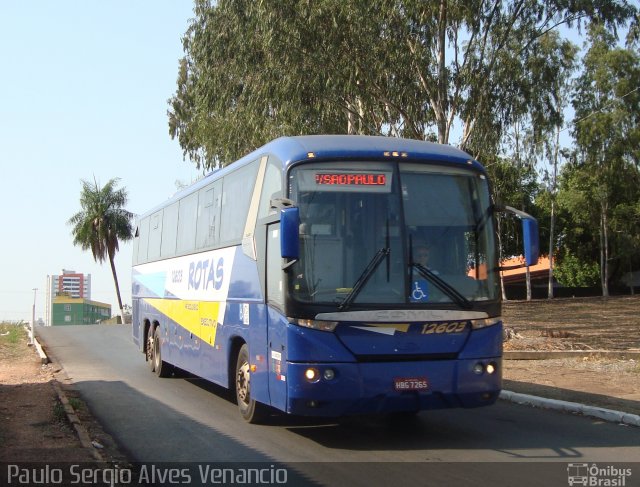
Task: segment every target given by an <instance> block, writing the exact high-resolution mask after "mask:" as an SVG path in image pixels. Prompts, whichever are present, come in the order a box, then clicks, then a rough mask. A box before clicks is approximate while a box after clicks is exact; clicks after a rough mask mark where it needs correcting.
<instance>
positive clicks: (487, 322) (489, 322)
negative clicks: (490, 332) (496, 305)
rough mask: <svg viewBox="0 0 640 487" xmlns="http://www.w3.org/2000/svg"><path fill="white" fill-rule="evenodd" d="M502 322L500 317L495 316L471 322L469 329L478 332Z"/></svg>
mask: <svg viewBox="0 0 640 487" xmlns="http://www.w3.org/2000/svg"><path fill="white" fill-rule="evenodd" d="M501 321H502V316H496V317H494V318H485V319H482V320H471V329H472V330H479V329H480V328H486V327H488V326H493V325H497V324H498V323H500V322H501Z"/></svg>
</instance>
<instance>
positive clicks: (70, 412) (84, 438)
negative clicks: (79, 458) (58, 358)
mask: <svg viewBox="0 0 640 487" xmlns="http://www.w3.org/2000/svg"><path fill="white" fill-rule="evenodd" d="M33 342H34V345H35V346H36V350H37V351H38V355H40V359H41V360H42V363H43V364H48V363H51V364H54V362H53V361H52V360H51V359H50V358H49V356H48V355H47V354H46V352H45V351H44V349H43V348H42V346H41V345H40V342H38V340H37V338H36V337H35V336H34V337H33ZM55 365H57V366H58V368H59V369H60V372H61V373H62V374H63V375H64V376H66V372H65V371H64V368H62V367H61V366H60V365H58V364H55ZM51 385H52V386H53V389H54V390H55V391H56V395H57V396H58V399H59V400H60V402H61V403H62V407H63V408H64V412H65V414H66V415H67V419H68V420H69V423H71V425H72V426H73V428H74V429H75V430H76V434H77V435H78V439H79V440H80V444H81V445H82V447H83V448H85V449H86V450H88V451H89V453H90V454H91V456H92V457H93V458H94V459H95V460H97V461H99V462H104V461H105V459H104V458H103V456H102V455H101V454H100V452H99V451H98V450H97V449H96V447H95V446H93V442H92V441H91V437H90V436H89V432H88V431H87V429H86V428H85V427H84V425H83V424H82V422H81V421H80V418H79V417H78V415H77V414H76V412H75V410H74V409H73V406H71V403H70V402H69V398H68V397H67V395H66V394H65V392H64V390H63V388H62V387H61V385H60V381H58V380H57V379H54V380H53V381H52V382H51Z"/></svg>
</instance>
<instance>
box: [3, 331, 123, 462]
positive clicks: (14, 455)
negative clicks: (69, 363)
mask: <svg viewBox="0 0 640 487" xmlns="http://www.w3.org/2000/svg"><path fill="white" fill-rule="evenodd" d="M65 382H66V380H65V376H64V372H63V371H62V370H60V368H59V367H57V366H56V365H55V364H46V365H42V363H41V360H40V357H39V356H38V354H37V352H36V351H35V347H31V346H28V336H27V334H26V332H24V329H23V328H22V327H17V326H14V325H8V326H7V325H0V462H12V463H13V462H20V463H22V462H47V463H58V462H69V463H74V464H79V463H82V464H95V465H104V462H108V463H109V464H125V463H126V458H125V457H124V455H123V454H122V453H121V452H120V451H119V450H118V448H117V446H116V445H115V443H114V441H113V440H112V438H111V437H110V436H109V435H107V434H106V433H104V431H103V430H102V428H101V426H100V425H99V424H98V423H97V422H96V421H95V420H94V419H93V418H92V416H91V413H90V411H89V410H88V408H87V407H86V405H85V404H84V402H83V401H82V399H81V398H80V397H79V396H78V394H77V393H76V392H75V391H73V389H71V388H69V387H68V386H67V385H65ZM54 384H57V387H59V388H60V389H61V390H64V395H65V397H66V398H67V399H68V401H69V403H70V405H71V407H72V408H73V411H74V413H75V416H76V417H77V418H78V419H79V423H78V424H79V425H80V428H81V430H83V431H84V432H85V433H86V434H87V435H88V441H87V443H90V442H94V444H95V446H93V445H92V446H91V447H90V448H88V447H87V446H86V445H83V444H82V443H81V441H80V437H79V433H78V432H77V430H76V428H75V426H74V425H73V424H71V422H70V421H69V419H68V416H67V414H65V410H64V406H63V404H62V403H61V401H60V399H59V396H58V394H57V392H56V390H55V387H54Z"/></svg>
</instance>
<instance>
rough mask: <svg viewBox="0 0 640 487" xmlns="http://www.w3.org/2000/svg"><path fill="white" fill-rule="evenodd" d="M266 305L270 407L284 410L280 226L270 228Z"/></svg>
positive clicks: (277, 224) (284, 368)
mask: <svg viewBox="0 0 640 487" xmlns="http://www.w3.org/2000/svg"><path fill="white" fill-rule="evenodd" d="M266 244H267V252H266V256H267V259H266V261H267V262H266V271H267V272H266V284H267V286H266V294H267V296H266V303H267V310H268V311H267V329H268V331H267V340H268V350H267V354H268V357H267V360H268V361H269V395H270V397H271V405H272V406H274V407H276V408H279V409H281V410H284V408H285V407H286V404H287V357H286V352H287V350H286V332H287V320H286V318H285V317H284V315H283V314H282V311H281V310H283V309H284V289H283V286H284V283H283V272H282V258H281V257H280V223H279V222H278V223H273V224H271V225H268V226H267V238H266Z"/></svg>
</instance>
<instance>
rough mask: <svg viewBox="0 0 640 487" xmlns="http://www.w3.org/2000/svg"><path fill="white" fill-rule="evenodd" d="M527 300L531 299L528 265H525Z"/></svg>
mask: <svg viewBox="0 0 640 487" xmlns="http://www.w3.org/2000/svg"><path fill="white" fill-rule="evenodd" d="M526 276H527V301H531V272H530V271H529V266H527V273H526Z"/></svg>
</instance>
